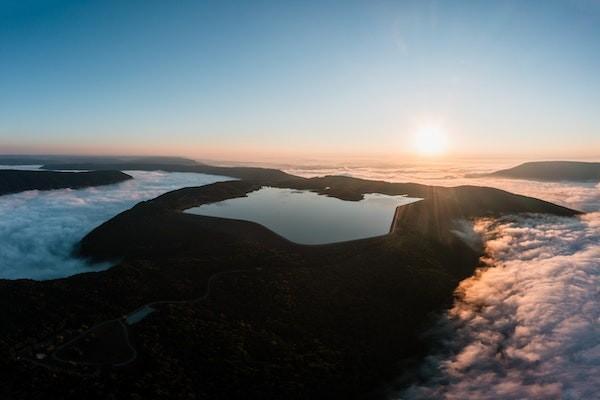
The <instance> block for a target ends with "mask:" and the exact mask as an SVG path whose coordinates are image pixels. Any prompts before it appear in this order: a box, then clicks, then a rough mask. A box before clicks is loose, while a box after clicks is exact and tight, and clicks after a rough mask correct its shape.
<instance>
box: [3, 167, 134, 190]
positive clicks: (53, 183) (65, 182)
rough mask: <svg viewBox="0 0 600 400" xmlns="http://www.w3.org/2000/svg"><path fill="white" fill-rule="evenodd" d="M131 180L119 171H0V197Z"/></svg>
mask: <svg viewBox="0 0 600 400" xmlns="http://www.w3.org/2000/svg"><path fill="white" fill-rule="evenodd" d="M128 179H132V177H131V176H129V175H127V174H125V173H123V172H121V171H90V172H54V171H20V170H0V195H3V194H9V193H17V192H23V191H26V190H52V189H64V188H71V189H80V188H84V187H90V186H100V185H110V184H113V183H119V182H123V181H126V180H128Z"/></svg>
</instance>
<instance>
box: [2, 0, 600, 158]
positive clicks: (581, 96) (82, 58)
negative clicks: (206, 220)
mask: <svg viewBox="0 0 600 400" xmlns="http://www.w3.org/2000/svg"><path fill="white" fill-rule="evenodd" d="M598 71H600V2H598V1H595V0H572V1H567V0H565V1H543V2H540V1H489V2H477V1H464V2H463V1H424V0H422V1H356V2H354V1H319V2H317V1H314V2H312V1H289V2H285V1H252V2H250V1H239V2H234V1H215V2H211V1H208V2H203V1H193V2H192V1H190V2H186V1H178V2H165V1H97V2H94V1H89V2H81V1H62V2H60V1H51V2H50V1H49V2H45V1H15V2H12V1H8V2H7V1H4V0H0V153H11V152H36V153H40V152H42V153H43V152H53V153H74V152H84V153H120V154H138V153H139V154H142V153H144V154H149V153H154V154H159V153H162V154H181V155H188V156H194V157H201V158H202V157H206V158H237V159H247V160H252V159H260V158H261V157H269V156H273V155H281V156H287V155H290V156H291V155H316V154H338V155H341V154H343V155H365V154H369V155H372V154H386V155H392V156H393V155H394V154H397V155H398V156H399V157H400V156H402V155H406V154H410V153H411V149H412V147H411V146H412V143H413V141H414V136H415V134H416V133H415V132H419V129H421V127H423V126H430V125H435V126H436V127H438V128H439V130H440V131H441V132H443V135H444V136H445V137H446V139H447V143H448V145H447V149H446V153H447V154H454V155H490V156H491V155H509V156H514V155H517V156H523V155H526V156H531V157H547V158H556V157H559V158H561V157H562V158H565V157H570V158H574V157H598V156H600V112H599V111H600V73H599V72H598Z"/></svg>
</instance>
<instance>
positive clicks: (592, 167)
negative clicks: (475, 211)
mask: <svg viewBox="0 0 600 400" xmlns="http://www.w3.org/2000/svg"><path fill="white" fill-rule="evenodd" d="M476 176H492V177H494V176H496V177H504V178H513V179H528V180H537V181H600V163H597V162H579V161H535V162H527V163H524V164H521V165H517V166H516V167H513V168H508V169H503V170H500V171H496V172H492V173H490V174H479V175H476ZM476 176H475V175H471V176H470V177H476Z"/></svg>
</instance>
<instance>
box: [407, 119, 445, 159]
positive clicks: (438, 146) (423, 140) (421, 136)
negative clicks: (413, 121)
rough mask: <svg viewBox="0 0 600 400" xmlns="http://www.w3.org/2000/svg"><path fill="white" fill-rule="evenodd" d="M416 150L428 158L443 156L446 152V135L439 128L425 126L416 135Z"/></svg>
mask: <svg viewBox="0 0 600 400" xmlns="http://www.w3.org/2000/svg"><path fill="white" fill-rule="evenodd" d="M414 141H415V143H414V145H415V150H416V152H417V153H419V154H422V155H427V156H433V155H438V154H442V153H443V152H444V151H445V150H446V146H447V138H446V134H445V132H444V131H443V129H441V128H440V127H438V126H423V127H421V128H419V129H418V130H417V132H416V133H415V139H414Z"/></svg>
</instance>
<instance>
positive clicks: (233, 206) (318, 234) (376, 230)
mask: <svg viewBox="0 0 600 400" xmlns="http://www.w3.org/2000/svg"><path fill="white" fill-rule="evenodd" d="M418 200H420V199H416V198H411V197H406V196H387V195H383V194H378V193H371V194H366V195H365V198H364V200H361V201H344V200H340V199H336V198H333V197H327V196H323V195H318V194H316V193H313V192H309V191H299V190H293V189H278V188H271V187H264V188H262V189H260V190H257V191H255V192H252V193H249V194H248V196H247V197H241V198H236V199H229V200H225V201H221V202H218V203H211V204H205V205H202V206H200V207H194V208H191V209H189V210H187V211H186V212H188V213H192V214H200V215H207V216H212V217H221V218H233V219H242V220H247V221H253V222H257V223H259V224H261V225H264V226H266V227H267V228H269V229H271V230H272V231H274V232H276V233H278V234H279V235H281V236H283V237H285V238H287V239H289V240H291V241H293V242H296V243H301V244H323V243H332V242H341V241H346V240H354V239H362V238H366V237H371V236H378V235H384V234H386V233H388V232H389V229H390V225H391V223H392V219H393V217H394V211H395V209H396V207H398V206H400V205H404V204H409V203H413V202H415V201H418Z"/></svg>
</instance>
